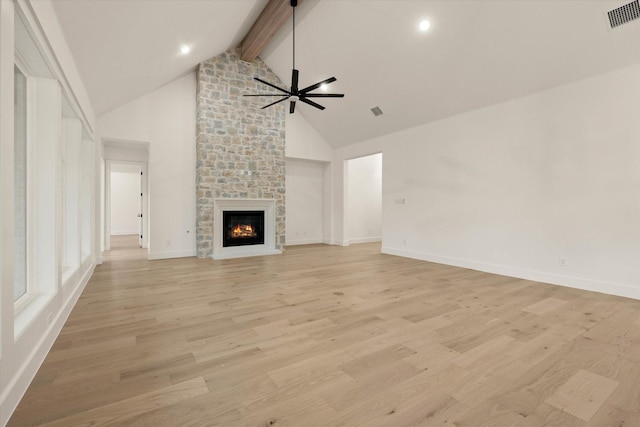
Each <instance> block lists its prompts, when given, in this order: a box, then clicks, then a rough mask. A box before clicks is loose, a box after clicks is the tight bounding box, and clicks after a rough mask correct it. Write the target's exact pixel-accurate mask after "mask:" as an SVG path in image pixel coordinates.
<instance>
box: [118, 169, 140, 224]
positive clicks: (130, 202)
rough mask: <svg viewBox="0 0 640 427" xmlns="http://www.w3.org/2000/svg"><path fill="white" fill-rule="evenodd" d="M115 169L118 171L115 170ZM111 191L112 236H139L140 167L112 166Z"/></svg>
mask: <svg viewBox="0 0 640 427" xmlns="http://www.w3.org/2000/svg"><path fill="white" fill-rule="evenodd" d="M116 166H117V168H116ZM114 168H116V169H117V170H114ZM110 190H111V204H110V205H111V234H112V235H127V234H138V233H139V232H140V230H139V228H140V224H139V222H140V219H139V218H138V214H140V213H141V206H140V192H141V179H140V167H139V166H133V165H131V166H129V165H112V167H111V187H110Z"/></svg>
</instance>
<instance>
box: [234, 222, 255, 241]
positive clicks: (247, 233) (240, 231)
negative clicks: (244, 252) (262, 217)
mask: <svg viewBox="0 0 640 427" xmlns="http://www.w3.org/2000/svg"><path fill="white" fill-rule="evenodd" d="M255 236H256V232H255V230H254V229H253V227H252V226H251V225H249V224H238V225H236V226H235V227H233V229H231V237H233V238H234V239H237V238H239V237H255Z"/></svg>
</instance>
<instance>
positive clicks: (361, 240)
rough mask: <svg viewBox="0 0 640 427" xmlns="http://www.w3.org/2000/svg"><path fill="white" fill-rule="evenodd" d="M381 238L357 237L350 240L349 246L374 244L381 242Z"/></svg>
mask: <svg viewBox="0 0 640 427" xmlns="http://www.w3.org/2000/svg"><path fill="white" fill-rule="evenodd" d="M381 241H382V237H381V236H367V237H356V238H355V239H349V244H352V245H355V244H358V243H373V242H381Z"/></svg>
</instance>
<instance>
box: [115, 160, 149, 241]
mask: <svg viewBox="0 0 640 427" xmlns="http://www.w3.org/2000/svg"><path fill="white" fill-rule="evenodd" d="M113 165H134V166H138V167H140V171H141V172H142V194H143V197H142V239H141V240H142V248H143V249H148V247H149V177H148V172H147V169H148V165H147V162H135V161H126V160H105V168H104V187H105V191H104V250H105V251H108V250H111V168H112V166H113Z"/></svg>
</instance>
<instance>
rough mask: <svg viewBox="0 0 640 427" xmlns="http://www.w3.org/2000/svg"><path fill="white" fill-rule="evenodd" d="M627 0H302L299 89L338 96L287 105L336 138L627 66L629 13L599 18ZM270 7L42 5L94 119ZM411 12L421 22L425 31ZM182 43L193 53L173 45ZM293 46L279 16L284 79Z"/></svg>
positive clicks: (220, 46) (169, 76) (218, 0)
mask: <svg viewBox="0 0 640 427" xmlns="http://www.w3.org/2000/svg"><path fill="white" fill-rule="evenodd" d="M283 1H288V0H283ZM628 2H629V1H618V0H554V1H548V0H509V1H504V0H466V1H464V0H443V1H427V0H422V1H420V0H414V1H410V0H339V1H338V0H305V1H304V2H303V3H302V4H301V5H300V6H299V7H298V9H297V12H296V18H297V19H296V24H297V25H296V68H298V69H299V70H300V87H304V86H306V85H309V84H312V83H315V82H316V81H319V80H323V79H325V78H327V77H330V76H335V77H337V78H338V81H337V82H335V83H333V84H332V85H331V91H332V92H341V93H345V94H346V96H345V98H344V99H329V100H323V101H322V103H323V104H324V105H325V106H326V107H327V109H326V110H324V111H319V110H316V109H314V108H312V107H309V106H306V105H302V106H300V108H298V109H297V110H296V114H302V115H304V117H305V118H306V119H307V120H308V121H309V122H310V123H311V124H312V125H313V126H314V127H315V128H316V129H317V130H318V132H320V134H321V135H323V136H324V138H325V139H326V140H327V141H328V142H329V143H330V144H332V145H333V146H334V147H339V146H344V145H348V144H352V143H356V142H359V141H363V140H366V139H370V138H375V137H377V136H380V135H384V134H388V133H391V132H394V131H397V130H400V129H403V128H408V127H413V126H417V125H420V124H423V123H427V122H431V121H435V120H438V119H442V118H444V117H447V116H451V115H454V114H459V113H463V112H466V111H470V110H473V109H477V108H482V107H485V106H489V105H492V104H495V103H498V102H502V101H506V100H509V99H513V98H517V97H521V96H525V95H528V94H531V93H534V92H537V91H541V90H545V89H549V88H552V87H555V86H559V85H562V84H565V83H568V82H571V81H575V80H578V79H582V78H586V77H589V76H592V75H596V74H600V73H603V72H607V71H610V70H613V69H617V68H621V67H624V66H627V65H631V64H635V63H638V62H640V49H639V48H638V41H640V20H636V21H634V22H631V23H629V24H626V25H623V26H621V27H619V28H617V29H613V30H611V29H610V28H609V26H608V23H607V19H606V11H608V10H611V9H614V8H616V7H618V6H621V5H623V4H626V3H628ZM267 3H268V1H267V0H208V1H203V0H99V1H98V0H94V1H87V0H55V1H54V2H53V4H54V9H55V11H56V14H57V16H58V19H59V20H60V23H61V25H62V27H63V31H64V33H65V36H66V38H67V41H68V43H69V46H70V48H71V51H72V53H73V55H74V58H75V61H76V64H77V66H78V68H79V70H80V74H81V76H82V78H83V80H84V83H85V85H86V87H87V91H88V92H89V96H90V98H91V101H92V103H93V107H94V109H95V110H96V114H97V115H98V116H99V115H100V114H102V113H105V112H107V111H110V110H112V109H114V108H117V107H118V106H121V105H124V104H125V103H127V102H129V101H132V100H133V99H135V98H137V97H139V96H142V95H144V94H146V93H148V92H150V91H152V90H154V89H156V88H158V87H160V86H162V85H164V84H166V83H168V82H170V81H171V80H173V79H175V78H177V77H179V76H181V75H184V74H186V73H188V72H191V71H193V70H194V69H195V67H196V65H197V64H198V63H199V62H201V61H203V60H205V59H207V58H210V57H213V56H216V55H218V54H220V53H222V52H224V51H226V50H227V49H229V48H230V47H234V46H236V45H238V44H239V43H240V41H241V40H242V39H243V38H244V36H245V35H246V33H247V32H248V31H249V29H250V27H251V25H252V23H253V22H254V21H255V20H256V19H257V17H258V16H259V14H260V12H261V10H262V9H263V8H264V7H265V5H266V4H267ZM422 19H428V20H429V21H430V22H431V28H430V29H429V31H427V32H424V33H423V32H420V31H419V30H418V23H419V22H420V21H421V20H422ZM182 44H188V45H190V46H191V47H192V51H191V53H190V54H188V55H180V54H179V49H180V46H181V45H182ZM291 54H292V37H291V21H290V20H289V21H288V22H287V23H285V25H284V27H283V28H282V30H281V31H280V32H279V33H278V34H276V35H275V37H274V38H273V39H272V40H271V41H270V42H269V43H268V44H267V45H266V47H265V49H264V50H263V52H262V53H261V55H260V57H261V58H262V59H263V60H264V61H265V62H266V63H267V65H269V67H271V69H272V70H273V71H274V72H275V73H276V74H277V75H278V76H279V77H280V78H281V80H282V81H283V82H289V81H290V78H291V77H290V76H291V67H292V57H291ZM260 106H261V105H256V108H259V107H260ZM375 106H379V107H380V109H381V110H382V111H383V112H384V114H383V115H381V116H378V117H375V116H374V115H373V114H372V113H371V111H370V109H371V108H373V107H375Z"/></svg>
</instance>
